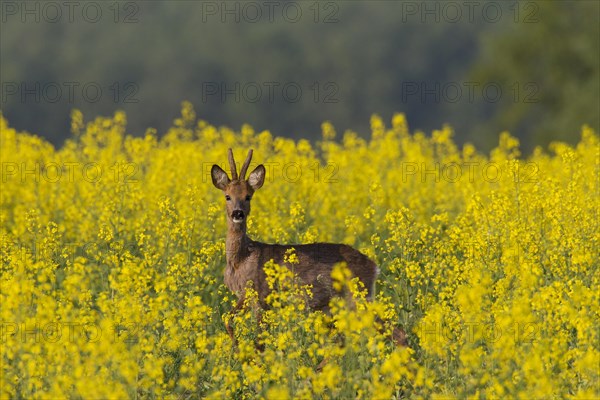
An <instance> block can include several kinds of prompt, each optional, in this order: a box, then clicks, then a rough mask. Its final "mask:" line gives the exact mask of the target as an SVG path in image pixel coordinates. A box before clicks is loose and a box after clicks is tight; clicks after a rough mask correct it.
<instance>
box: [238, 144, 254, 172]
mask: <svg viewBox="0 0 600 400" xmlns="http://www.w3.org/2000/svg"><path fill="white" fill-rule="evenodd" d="M251 160H252V149H250V150H248V156H246V161H244V165H242V169H241V170H240V179H245V178H246V171H247V170H248V166H249V165H250V161H251Z"/></svg>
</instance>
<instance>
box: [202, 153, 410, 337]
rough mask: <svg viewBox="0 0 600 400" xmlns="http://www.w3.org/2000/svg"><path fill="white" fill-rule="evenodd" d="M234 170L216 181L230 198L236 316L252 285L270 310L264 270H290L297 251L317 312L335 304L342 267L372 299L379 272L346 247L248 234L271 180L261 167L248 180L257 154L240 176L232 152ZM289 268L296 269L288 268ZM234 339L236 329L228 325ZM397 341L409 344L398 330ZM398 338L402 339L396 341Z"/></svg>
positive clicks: (230, 279) (230, 276)
mask: <svg viewBox="0 0 600 400" xmlns="http://www.w3.org/2000/svg"><path fill="white" fill-rule="evenodd" d="M228 158H229V165H230V167H231V179H229V177H228V176H227V173H226V172H225V171H223V169H221V168H220V167H219V166H218V165H216V164H215V165H213V166H212V169H211V177H212V182H213V184H214V185H215V187H216V188H218V189H221V190H222V191H223V192H224V194H225V199H226V205H227V239H226V242H225V249H226V258H227V266H226V268H225V284H226V285H227V287H228V288H229V289H230V290H231V291H232V292H234V293H235V294H236V296H237V297H238V303H237V306H236V307H235V309H234V312H235V311H237V310H239V309H241V308H242V307H243V304H244V292H245V288H246V284H247V282H249V281H252V287H253V288H254V289H255V290H256V292H257V294H258V301H259V304H260V306H261V308H265V307H266V303H265V298H266V297H267V295H268V294H269V292H270V289H269V286H268V285H267V281H266V275H265V272H264V270H263V266H264V264H265V263H266V262H268V261H269V260H271V259H272V260H273V261H274V262H275V263H277V264H279V265H286V263H285V262H284V255H285V253H286V250H289V249H291V248H294V249H295V253H296V255H297V257H298V260H299V263H298V264H295V265H294V266H293V271H294V272H295V274H296V276H297V277H299V278H300V280H301V281H302V283H303V284H307V285H311V286H312V287H311V290H312V297H311V298H310V299H309V301H308V305H309V306H310V307H311V308H312V309H313V310H323V311H327V310H328V307H329V300H330V299H331V297H332V296H334V295H335V294H336V292H335V290H334V289H333V284H332V279H331V272H332V269H333V267H334V265H335V264H336V263H340V262H345V263H346V265H347V267H348V269H349V270H350V271H351V272H352V275H353V276H354V277H357V278H358V279H359V280H360V281H361V282H362V284H363V285H364V287H365V288H366V289H367V298H368V299H371V298H372V296H373V291H374V284H375V279H376V278H377V274H378V273H379V269H378V268H377V265H376V264H375V263H374V262H373V261H372V260H370V259H369V258H368V257H367V256H365V255H364V254H362V253H361V252H359V251H358V250H356V249H354V248H352V247H350V246H348V245H345V244H333V243H313V244H300V245H280V244H266V243H260V242H256V241H254V240H252V239H250V238H249V237H248V235H247V234H246V221H247V219H248V215H249V214H250V200H252V196H253V195H254V192H255V191H256V190H258V189H260V188H261V187H262V185H263V183H264V181H265V167H264V166H263V165H262V164H261V165H259V166H257V167H256V168H255V169H254V170H253V171H252V172H251V173H250V175H249V176H248V179H245V175H246V171H247V170H248V166H249V165H250V161H251V159H252V150H250V151H249V152H248V156H247V157H246V161H244V164H243V165H242V168H241V170H240V173H239V175H238V173H237V169H236V165H235V160H234V158H233V152H232V150H231V149H229V152H228ZM286 266H288V267H289V268H291V266H289V265H286ZM227 331H228V333H229V335H230V336H231V337H232V339H234V338H233V330H232V328H231V327H230V326H227ZM393 336H394V338H393V339H394V341H395V342H397V343H400V344H403V343H404V341H405V335H404V332H402V331H398V330H395V331H394V334H393ZM396 336H398V337H396Z"/></svg>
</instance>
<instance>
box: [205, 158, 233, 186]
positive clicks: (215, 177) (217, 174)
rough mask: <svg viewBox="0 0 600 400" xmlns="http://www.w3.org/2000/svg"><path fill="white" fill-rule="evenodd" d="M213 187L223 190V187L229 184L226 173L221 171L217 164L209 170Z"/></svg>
mask: <svg viewBox="0 0 600 400" xmlns="http://www.w3.org/2000/svg"><path fill="white" fill-rule="evenodd" d="M210 176H211V178H212V182H213V185H215V187H216V188H217V189H221V190H225V187H226V186H227V185H228V184H229V182H231V181H230V180H229V177H228V176H227V172H225V171H223V170H222V169H221V167H219V166H218V165H217V164H215V165H213V166H212V168H211V170H210Z"/></svg>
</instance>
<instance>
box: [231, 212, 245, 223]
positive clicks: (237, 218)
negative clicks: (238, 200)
mask: <svg viewBox="0 0 600 400" xmlns="http://www.w3.org/2000/svg"><path fill="white" fill-rule="evenodd" d="M244 218H245V215H244V212H243V211H242V210H233V212H232V213H231V219H232V220H233V222H235V223H236V224H240V223H242V222H243V221H244Z"/></svg>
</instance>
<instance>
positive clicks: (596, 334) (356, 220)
mask: <svg viewBox="0 0 600 400" xmlns="http://www.w3.org/2000/svg"><path fill="white" fill-rule="evenodd" d="M0 118H1V119H0V129H1V136H0V144H1V152H2V190H1V197H0V203H1V209H0V213H1V214H0V218H1V228H0V235H1V238H2V240H1V248H0V258H1V263H2V264H1V269H0V276H1V286H0V305H1V310H0V324H1V325H0V329H1V330H0V334H1V338H0V340H1V341H0V345H1V351H0V353H1V354H0V357H1V363H2V365H1V371H0V372H1V385H0V396H1V397H2V398H39V399H42V398H60V397H69V398H86V399H87V398H151V399H152V398H172V399H182V398H184V399H187V398H204V397H206V398H211V399H223V398H240V399H250V398H266V399H286V398H289V399H291V398H299V399H312V398H324V399H328V398H342V399H354V398H363V399H371V398H375V399H389V398H440V399H442V398H443V399H450V398H474V399H479V398H482V399H504V398H523V399H524V398H537V399H541V398H598V397H599V396H600V376H599V375H600V371H599V369H600V365H599V363H600V325H599V323H598V321H600V307H599V304H600V290H599V289H600V273H599V270H598V267H599V266H600V253H599V251H598V249H599V248H600V227H599V223H598V221H599V219H600V218H599V217H600V216H599V211H598V210H599V209H600V182H599V173H600V150H599V142H598V134H597V133H596V132H593V131H592V130H591V129H589V128H587V127H585V126H584V127H583V128H582V131H581V137H580V140H579V143H578V144H577V145H575V146H571V145H567V144H565V143H553V144H551V145H550V146H549V148H548V149H542V148H536V149H535V150H534V151H533V153H532V154H531V155H529V156H527V157H524V156H523V155H522V154H521V153H520V150H519V142H518V140H517V139H516V138H514V137H512V136H510V134H508V133H502V134H501V135H500V137H499V143H498V146H497V147H496V148H495V149H494V150H493V151H491V152H490V153H489V154H483V153H481V152H479V151H477V149H475V148H474V147H473V146H471V145H469V144H466V145H464V146H457V145H456V144H455V143H454V142H453V138H452V136H453V132H452V129H451V128H450V127H447V126H446V127H443V128H442V129H440V130H437V131H434V132H432V133H431V134H425V133H422V132H412V133H411V132H409V129H408V126H407V123H406V120H405V118H404V116H403V115H401V114H398V115H395V116H394V117H393V119H392V121H391V123H386V122H384V121H383V120H382V119H381V118H379V117H377V116H373V117H372V119H371V131H372V132H371V135H370V138H369V139H367V140H365V139H362V138H361V137H359V136H358V135H357V134H356V133H353V132H345V133H343V134H342V133H339V132H337V133H336V131H335V129H334V127H333V126H332V125H331V124H329V123H324V124H323V125H322V139H321V140H320V141H318V142H316V143H311V142H309V141H306V140H299V141H293V140H291V139H287V138H283V137H274V136H273V135H272V134H271V133H269V132H268V131H263V132H256V131H254V130H253V128H251V127H250V126H242V127H241V129H240V130H239V131H234V130H231V129H229V128H225V127H215V126H212V125H210V124H209V123H207V122H205V121H199V120H197V118H196V115H195V113H194V110H193V109H192V108H191V106H190V105H189V104H187V103H184V105H183V108H182V114H181V117H180V118H178V119H176V120H175V121H174V123H173V126H172V128H171V129H170V130H169V131H168V133H166V135H165V136H163V137H161V138H159V137H157V134H156V132H155V131H153V130H148V131H147V132H146V133H145V134H144V135H142V136H138V137H134V136H131V135H128V134H126V116H125V115H124V114H123V113H121V112H117V113H116V114H115V115H114V116H113V117H112V118H100V117H99V118H96V119H94V120H92V121H89V122H84V118H83V115H82V114H81V113H80V112H78V111H74V112H73V115H72V137H71V139H69V140H67V141H66V142H65V143H64V145H63V146H62V147H61V148H54V147H53V146H52V145H51V144H50V143H48V142H47V141H45V140H44V139H42V138H40V137H37V136H34V135H31V134H28V133H25V132H17V131H16V130H15V129H13V128H11V127H10V121H6V120H5V119H4V118H2V117H0ZM230 147H231V148H233V150H234V152H235V153H236V155H237V157H238V158H242V157H243V155H245V154H246V152H247V151H248V149H250V148H252V149H254V159H253V163H252V165H251V167H250V170H251V169H252V168H253V167H254V166H255V165H257V164H261V163H262V164H264V165H265V167H266V170H267V178H266V182H265V184H264V187H263V188H262V189H260V191H258V192H257V193H256V195H255V196H254V198H253V201H252V213H251V214H250V217H249V225H248V232H249V235H250V237H252V238H253V239H255V240H260V241H262V242H267V243H284V244H288V243H311V242H317V241H326V242H337V243H346V244H349V245H352V246H354V247H355V248H357V249H359V250H360V251H362V252H364V253H365V254H367V255H369V256H370V257H371V258H372V259H373V260H375V261H376V262H377V264H378V265H379V268H380V269H381V274H380V275H379V279H378V281H377V284H376V292H377V295H376V299H375V300H374V301H373V302H367V301H366V300H364V292H361V290H360V287H359V286H358V285H357V284H356V281H355V280H352V279H350V277H349V275H348V273H347V270H345V269H344V266H343V265H340V266H338V267H337V268H336V269H335V270H334V276H333V279H334V281H335V282H336V286H337V287H347V288H349V289H350V290H352V291H354V292H355V302H354V303H353V304H348V303H349V302H348V299H344V298H335V299H333V300H332V303H331V313H330V314H323V313H321V312H310V311H309V310H308V309H307V308H306V306H305V301H304V300H303V299H305V297H306V288H302V287H298V286H296V285H294V284H293V282H292V280H291V279H290V278H291V277H290V272H289V270H288V269H287V268H286V267H283V266H279V265H276V264H274V263H268V264H267V265H266V266H265V268H266V270H267V275H268V276H269V281H270V283H271V284H272V285H273V287H275V288H276V289H277V291H276V292H274V294H273V295H272V296H270V297H269V300H268V302H269V305H270V308H269V309H268V311H264V312H263V313H262V315H260V316H259V315H257V314H258V312H257V310H256V309H255V308H253V307H252V304H251V303H252V302H253V301H254V300H256V297H255V296H252V293H250V295H249V296H248V299H247V302H248V303H249V304H248V307H247V308H246V309H245V310H244V311H243V312H240V313H238V314H235V315H232V314H230V310H231V309H232V308H233V306H234V305H235V303H236V299H235V296H234V294H233V293H231V292H230V291H229V290H228V289H227V288H226V286H225V285H224V283H223V270H224V267H225V234H226V218H225V202H224V199H223V198H222V197H223V196H222V193H221V192H220V191H218V190H216V189H215V188H214V187H213V186H212V183H211V178H210V168H211V166H212V165H213V164H215V163H216V164H219V165H221V166H222V167H223V168H224V169H225V170H227V171H228V170H229V167H228V165H227V149H228V148H230ZM293 258H294V257H293V254H291V255H290V262H293ZM259 321H260V322H259ZM226 323H232V324H233V325H234V326H235V335H236V339H237V344H236V345H235V346H234V344H233V342H232V340H231V338H230V337H229V335H228V334H227V331H226V329H225V324H226ZM377 325H383V326H382V327H381V326H377ZM394 326H397V327H402V328H403V329H404V330H405V331H406V332H407V336H408V343H409V345H408V347H407V348H404V347H396V346H394V344H393V343H392V342H391V341H390V340H389V335H388V333H389V332H391V329H392V328H393V327H394ZM257 343H260V344H261V345H262V347H263V350H262V351H258V350H257V348H256V344H257Z"/></svg>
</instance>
